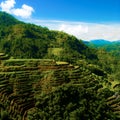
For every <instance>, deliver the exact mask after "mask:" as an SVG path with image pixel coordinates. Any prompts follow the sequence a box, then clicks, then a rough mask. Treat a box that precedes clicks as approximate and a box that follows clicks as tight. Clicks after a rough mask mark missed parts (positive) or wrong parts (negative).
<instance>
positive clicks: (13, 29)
mask: <svg viewBox="0 0 120 120" xmlns="http://www.w3.org/2000/svg"><path fill="white" fill-rule="evenodd" d="M119 51H120V44H119V43H113V44H110V45H104V46H100V47H98V46H95V45H92V44H89V45H88V44H85V43H84V41H83V40H79V39H77V38H76V37H75V36H73V35H69V34H67V33H64V32H61V31H55V30H49V29H48V28H46V27H42V26H37V25H34V24H30V23H24V22H22V21H19V20H17V19H15V18H14V17H13V16H11V15H9V14H7V13H5V12H0V119H1V120H119V119H120V53H119Z"/></svg>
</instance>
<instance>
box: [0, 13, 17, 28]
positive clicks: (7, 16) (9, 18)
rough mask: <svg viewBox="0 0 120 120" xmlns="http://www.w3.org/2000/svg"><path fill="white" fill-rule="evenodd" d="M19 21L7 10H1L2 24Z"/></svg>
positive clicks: (0, 21)
mask: <svg viewBox="0 0 120 120" xmlns="http://www.w3.org/2000/svg"><path fill="white" fill-rule="evenodd" d="M17 23H19V21H18V20H17V19H15V18H14V17H13V16H12V15H10V14H8V13H6V12H0V26H9V25H15V24H17Z"/></svg>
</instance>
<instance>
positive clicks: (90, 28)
mask: <svg viewBox="0 0 120 120" xmlns="http://www.w3.org/2000/svg"><path fill="white" fill-rule="evenodd" d="M27 22H31V23H34V24H37V25H41V26H46V27H48V28H49V29H51V30H59V31H64V32H66V33H68V34H72V35H74V36H76V37H77V38H79V39H82V40H87V41H89V40H93V39H105V40H110V41H116V40H120V24H115V23H109V24H107V23H104V24H102V23H101V24H100V23H98V24H97V23H85V22H70V21H56V20H31V21H27Z"/></svg>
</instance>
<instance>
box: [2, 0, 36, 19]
mask: <svg viewBox="0 0 120 120" xmlns="http://www.w3.org/2000/svg"><path fill="white" fill-rule="evenodd" d="M15 4H16V2H15V0H6V1H4V2H1V3H0V8H1V10H2V11H5V12H8V13H10V14H13V15H16V16H19V17H22V18H30V16H31V15H32V12H34V9H33V8H32V7H31V6H28V5H26V4H23V5H22V7H21V8H15Z"/></svg>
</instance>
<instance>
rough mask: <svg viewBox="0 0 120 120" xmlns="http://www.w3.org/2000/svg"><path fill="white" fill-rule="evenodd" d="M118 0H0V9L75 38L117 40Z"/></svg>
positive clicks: (119, 24)
mask: <svg viewBox="0 0 120 120" xmlns="http://www.w3.org/2000/svg"><path fill="white" fill-rule="evenodd" d="M119 6H120V0H0V10H1V11H6V12H8V13H10V14H12V15H14V16H15V17H16V18H18V19H20V20H23V21H25V22H31V23H34V24H37V25H42V26H47V27H48V28H49V29H55V30H60V31H65V32H67V33H69V34H73V35H75V36H76V37H78V38H79V39H83V40H91V39H107V40H110V41H115V40H120V7H119Z"/></svg>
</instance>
